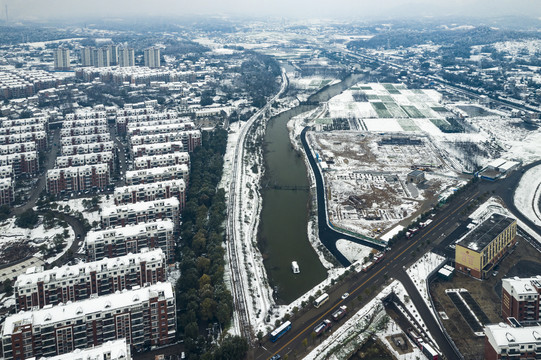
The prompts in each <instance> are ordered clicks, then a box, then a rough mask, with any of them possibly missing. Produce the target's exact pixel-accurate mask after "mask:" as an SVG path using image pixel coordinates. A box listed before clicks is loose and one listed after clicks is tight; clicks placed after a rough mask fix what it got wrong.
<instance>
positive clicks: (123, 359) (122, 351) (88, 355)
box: [46, 338, 131, 360]
mask: <svg viewBox="0 0 541 360" xmlns="http://www.w3.org/2000/svg"><path fill="white" fill-rule="evenodd" d="M103 359H109V360H130V359H131V355H130V348H129V345H128V344H127V343H126V339H125V338H122V339H118V340H112V341H107V342H106V343H104V344H101V345H98V346H94V347H91V348H87V349H75V350H73V351H72V352H70V353H67V354H62V355H56V356H52V357H48V358H47V359H46V360H103Z"/></svg>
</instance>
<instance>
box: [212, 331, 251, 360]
mask: <svg viewBox="0 0 541 360" xmlns="http://www.w3.org/2000/svg"><path fill="white" fill-rule="evenodd" d="M247 352H248V342H247V341H246V339H244V338H242V337H240V336H228V337H226V338H225V339H224V340H223V341H222V344H221V345H220V347H219V348H218V349H217V350H216V351H215V353H214V359H215V360H241V359H244V358H246V353H247Z"/></svg>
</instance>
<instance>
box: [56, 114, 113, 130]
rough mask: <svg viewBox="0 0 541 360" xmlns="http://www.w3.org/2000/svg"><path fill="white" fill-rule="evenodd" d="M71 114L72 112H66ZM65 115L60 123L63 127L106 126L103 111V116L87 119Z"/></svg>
mask: <svg viewBox="0 0 541 360" xmlns="http://www.w3.org/2000/svg"><path fill="white" fill-rule="evenodd" d="M68 115H73V114H68ZM68 115H66V120H64V122H63V123H62V128H63V129H70V128H75V127H90V126H107V118H106V117H105V112H104V113H103V115H104V117H99V118H88V119H86V118H85V119H79V118H77V119H71V120H70V119H68Z"/></svg>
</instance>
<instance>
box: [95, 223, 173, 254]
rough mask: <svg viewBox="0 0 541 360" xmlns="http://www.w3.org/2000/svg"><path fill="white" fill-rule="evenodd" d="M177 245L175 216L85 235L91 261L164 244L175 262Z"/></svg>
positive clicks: (165, 251)
mask: <svg viewBox="0 0 541 360" xmlns="http://www.w3.org/2000/svg"><path fill="white" fill-rule="evenodd" d="M174 246H175V239H174V225H173V222H172V221H171V220H157V221H154V222H148V223H142V224H136V225H127V226H125V227H115V228H111V229H105V230H99V231H90V232H89V233H88V234H87V236H86V239H85V250H86V255H87V257H88V259H89V260H90V261H96V260H101V259H103V258H105V257H107V258H113V257H117V256H124V255H126V254H128V253H134V254H135V253H137V252H139V251H140V250H141V249H143V248H160V249H162V251H163V252H164V253H165V257H166V259H167V261H168V262H172V261H173V259H174Z"/></svg>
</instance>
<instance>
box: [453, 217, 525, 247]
mask: <svg viewBox="0 0 541 360" xmlns="http://www.w3.org/2000/svg"><path fill="white" fill-rule="evenodd" d="M514 221H516V220H515V219H513V218H510V217H507V216H504V215H501V214H498V213H493V214H492V215H490V217H489V218H487V219H486V220H484V221H483V222H482V223H480V224H479V225H477V226H476V227H474V228H473V229H472V230H471V231H470V232H468V233H467V234H466V235H464V236H463V237H462V238H461V239H460V240H458V241H457V245H460V246H462V247H465V248H468V249H470V250H473V251H476V252H481V251H482V250H483V249H484V248H485V247H486V246H487V245H488V244H490V242H491V241H492V240H494V238H495V237H496V236H498V235H499V234H501V233H502V232H503V231H504V230H505V229H506V228H507V227H508V226H509V225H511V224H512V223H513V222H514Z"/></svg>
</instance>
